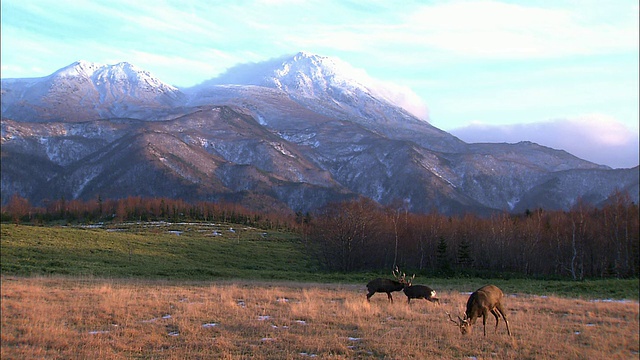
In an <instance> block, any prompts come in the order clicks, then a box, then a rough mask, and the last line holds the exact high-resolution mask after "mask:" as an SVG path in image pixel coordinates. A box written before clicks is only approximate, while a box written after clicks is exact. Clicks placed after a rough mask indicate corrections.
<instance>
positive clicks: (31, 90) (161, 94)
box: [2, 61, 183, 121]
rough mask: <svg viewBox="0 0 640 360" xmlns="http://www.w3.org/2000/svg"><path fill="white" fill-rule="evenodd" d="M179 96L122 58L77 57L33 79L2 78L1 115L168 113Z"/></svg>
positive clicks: (77, 117) (71, 117)
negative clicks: (106, 61)
mask: <svg viewBox="0 0 640 360" xmlns="http://www.w3.org/2000/svg"><path fill="white" fill-rule="evenodd" d="M182 97H183V94H182V93H181V92H180V90H178V89H177V88H175V87H173V86H170V85H167V84H165V83H163V82H162V81H160V80H158V79H157V78H155V77H153V76H152V75H151V74H150V73H149V72H147V71H144V70H141V69H138V68H136V67H135V66H133V65H131V64H129V63H126V62H123V63H119V64H116V65H100V64H96V63H91V62H86V61H77V62H75V63H73V64H71V65H69V66H66V67H64V68H62V69H60V70H58V71H56V72H55V73H53V74H51V75H49V76H46V77H42V78H33V79H6V80H5V79H3V80H2V113H3V117H8V118H14V119H29V121H51V120H61V121H86V120H94V119H100V118H113V117H130V116H133V117H136V118H139V117H149V116H157V115H161V116H160V118H165V116H162V114H161V113H160V110H164V111H167V112H168V113H172V108H173V107H174V106H176V105H178V104H179V101H180V100H181V99H182Z"/></svg>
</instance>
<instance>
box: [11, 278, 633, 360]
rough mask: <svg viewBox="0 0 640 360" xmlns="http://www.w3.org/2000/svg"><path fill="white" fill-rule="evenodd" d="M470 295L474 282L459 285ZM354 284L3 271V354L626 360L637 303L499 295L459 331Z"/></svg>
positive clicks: (455, 303) (434, 310)
mask: <svg viewBox="0 0 640 360" xmlns="http://www.w3.org/2000/svg"><path fill="white" fill-rule="evenodd" d="M469 290H474V289H469ZM365 294H366V290H365V288H364V285H363V286H351V285H344V286H342V285H326V284H297V283H258V282H246V281H244V282H239V283H232V282H216V283H204V282H201V283H177V282H162V281H137V280H100V279H69V278H20V277H3V278H2V347H1V350H2V353H1V357H2V359H43V358H46V359H98V358H100V359H129V358H142V359H187V358H191V359H243V358H247V359H248V358H252V359H307V358H312V357H317V358H332V359H347V358H348V359H351V358H380V359H383V358H384V359H430V358H434V359H436V358H438V359H439V358H458V359H465V358H477V359H484V358H499V359H557V358H563V359H603V358H607V359H637V358H638V351H639V349H638V342H639V336H638V332H639V327H638V322H639V318H638V303H637V302H594V301H586V300H572V299H563V298H553V297H550V298H543V297H532V296H514V295H511V296H508V297H507V298H506V308H507V316H508V318H509V323H510V325H511V331H512V332H513V336H512V337H509V336H507V333H506V328H505V327H504V324H502V323H501V324H500V326H499V328H498V331H497V333H494V331H493V327H494V324H495V321H494V319H493V317H491V318H490V319H489V320H488V321H487V336H486V338H485V337H484V336H483V335H482V320H478V322H477V323H476V325H475V327H474V331H473V332H472V333H471V334H470V335H468V336H463V335H461V334H460V332H459V330H458V329H457V327H455V326H454V325H453V324H452V323H450V322H449V321H448V319H447V316H446V315H445V312H446V311H449V312H451V313H452V314H454V315H455V314H461V313H462V311H463V307H464V304H465V302H466V299H467V296H468V295H466V294H460V293H457V292H449V293H447V292H446V291H444V292H439V295H440V298H441V301H442V304H441V305H440V306H438V305H435V304H433V303H428V302H426V301H414V302H412V304H411V305H410V306H409V305H407V303H406V297H405V296H404V294H402V293H394V298H395V300H396V301H395V303H393V304H390V303H388V302H387V299H386V295H385V294H376V295H374V296H373V298H372V299H371V303H367V301H366V299H365Z"/></svg>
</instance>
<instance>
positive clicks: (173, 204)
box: [1, 192, 640, 279]
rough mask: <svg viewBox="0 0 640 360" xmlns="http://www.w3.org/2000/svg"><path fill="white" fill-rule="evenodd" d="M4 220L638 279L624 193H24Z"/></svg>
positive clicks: (324, 256) (361, 259) (354, 258)
mask: <svg viewBox="0 0 640 360" xmlns="http://www.w3.org/2000/svg"><path fill="white" fill-rule="evenodd" d="M1 216H2V221H3V222H8V221H11V222H16V223H20V222H23V223H27V222H28V223H36V224H38V223H51V222H64V223H74V222H75V223H96V222H109V221H115V222H119V221H120V222H121V221H169V222H180V221H206V222H230V223H237V224H245V225H248V226H254V227H258V228H262V229H275V230H285V231H295V232H299V233H300V234H301V238H302V239H303V243H304V244H305V245H306V250H307V251H308V252H309V254H310V255H311V256H313V257H315V258H317V259H318V260H319V261H320V263H321V264H322V266H323V267H324V268H325V269H326V270H329V271H343V272H350V271H380V270H382V269H393V268H395V267H396V266H399V267H400V268H401V269H406V270H407V271H412V272H417V273H423V274H434V275H472V276H478V275H480V276H482V275H487V276H496V275H498V274H520V275H523V276H540V277H570V278H573V279H584V278H597V277H603V278H606V277H617V278H627V277H638V276H639V275H640V274H639V272H640V270H639V268H640V266H639V261H640V260H639V258H640V252H639V242H640V239H639V237H640V229H639V226H638V223H639V213H638V205H637V204H634V203H633V202H632V201H631V200H630V198H629V196H628V194H626V193H620V192H616V193H614V194H612V196H611V197H610V201H609V202H608V204H607V205H605V206H603V207H598V208H596V207H593V206H590V205H588V204H585V203H581V202H580V203H578V204H576V205H575V206H574V207H573V208H572V209H571V210H570V211H545V210H541V209H538V210H535V211H527V212H526V213H525V214H520V215H513V214H508V213H501V214H496V215H494V216H491V217H488V218H487V217H479V216H476V215H471V214H469V215H466V216H457V217H452V216H446V215H442V214H438V213H431V214H414V213H410V212H408V211H405V210H403V208H402V206H387V207H382V206H380V205H379V204H377V203H375V202H373V201H371V200H368V199H359V200H354V201H348V202H342V203H336V204H330V205H329V206H326V207H325V208H323V209H321V210H319V211H317V212H315V213H312V214H302V213H295V214H293V213H284V212H270V213H265V212H258V211H253V210H250V209H247V208H245V207H242V206H240V205H237V204H232V203H213V202H197V203H189V202H186V201H183V200H178V199H168V198H141V197H129V198H125V199H101V198H97V199H94V200H90V201H81V200H72V201H66V200H64V199H60V200H56V201H49V202H47V203H46V204H45V206H41V207H34V206H31V205H30V204H29V202H28V201H27V200H26V199H24V198H21V197H19V196H13V197H12V198H11V199H10V200H9V201H8V202H7V203H6V204H4V205H3V206H2V211H1Z"/></svg>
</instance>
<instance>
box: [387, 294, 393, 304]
mask: <svg viewBox="0 0 640 360" xmlns="http://www.w3.org/2000/svg"><path fill="white" fill-rule="evenodd" d="M387 298H389V301H391V302H392V303H393V296H391V293H390V292H388V293H387Z"/></svg>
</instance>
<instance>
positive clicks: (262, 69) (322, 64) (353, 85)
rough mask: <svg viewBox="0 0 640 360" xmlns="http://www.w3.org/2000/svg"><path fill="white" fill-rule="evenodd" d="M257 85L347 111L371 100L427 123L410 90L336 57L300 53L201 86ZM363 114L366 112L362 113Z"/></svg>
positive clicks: (237, 70) (241, 68) (231, 72)
mask: <svg viewBox="0 0 640 360" xmlns="http://www.w3.org/2000/svg"><path fill="white" fill-rule="evenodd" d="M229 84H234V85H258V86H265V87H272V88H277V89H280V90H282V91H284V92H286V93H287V94H289V95H290V96H292V97H293V98H294V99H297V100H298V101H301V102H303V103H305V104H306V105H309V104H311V103H312V102H317V101H318V100H320V101H322V102H323V106H325V107H326V105H327V103H329V104H333V105H334V106H336V107H337V108H344V107H345V104H347V105H348V106H350V107H354V108H361V110H363V109H362V108H364V107H365V106H371V103H372V101H371V99H376V100H377V101H383V102H384V103H385V104H384V106H389V105H392V106H397V107H401V108H403V109H404V110H405V111H408V112H409V113H411V114H412V115H413V116H415V117H417V118H419V119H423V120H428V114H427V108H426V105H424V103H423V102H422V100H421V99H420V98H419V96H418V95H416V94H415V93H414V92H412V91H411V90H410V89H409V88H406V87H401V86H398V85H395V84H391V83H386V82H383V81H380V80H377V79H374V78H372V77H371V76H369V75H368V74H367V73H366V71H364V70H362V69H358V68H355V67H353V66H351V65H350V64H348V63H346V62H344V61H342V60H340V59H338V58H333V57H326V56H320V55H315V54H311V53H307V52H299V53H297V54H295V55H293V56H285V57H280V58H275V59H271V60H268V61H265V62H261V63H247V64H241V65H238V66H235V67H233V68H230V69H228V70H227V72H225V73H224V74H222V75H220V76H219V77H217V78H214V79H211V80H208V81H206V82H204V83H203V84H202V85H205V86H207V85H229ZM363 111H364V110H363Z"/></svg>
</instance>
